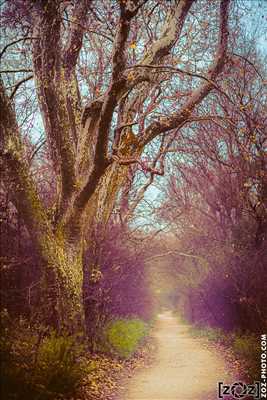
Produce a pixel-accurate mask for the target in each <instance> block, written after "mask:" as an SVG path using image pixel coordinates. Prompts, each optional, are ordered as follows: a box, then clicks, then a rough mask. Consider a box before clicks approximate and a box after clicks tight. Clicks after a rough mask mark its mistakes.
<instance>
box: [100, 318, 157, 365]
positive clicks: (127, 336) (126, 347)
mask: <svg viewBox="0 0 267 400" xmlns="http://www.w3.org/2000/svg"><path fill="white" fill-rule="evenodd" d="M148 331H149V325H148V324H146V323H145V322H143V321H142V320H140V319H117V320H116V321H112V322H110V323H109V324H108V325H107V326H106V328H105V332H104V336H105V341H106V346H107V348H109V350H111V352H112V353H115V354H117V355H118V356H120V357H122V358H129V357H130V356H132V355H133V354H134V353H135V352H136V350H137V349H138V347H139V345H140V343H141V342H142V340H143V339H144V338H145V336H146V335H147V334H148Z"/></svg>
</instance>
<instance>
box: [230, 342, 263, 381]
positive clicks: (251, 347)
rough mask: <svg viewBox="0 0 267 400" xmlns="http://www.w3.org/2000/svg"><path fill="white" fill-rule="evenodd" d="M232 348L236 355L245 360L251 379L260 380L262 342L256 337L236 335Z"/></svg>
mask: <svg viewBox="0 0 267 400" xmlns="http://www.w3.org/2000/svg"><path fill="white" fill-rule="evenodd" d="M232 348H233V350H234V352H235V354H236V355H237V356H238V357H240V358H241V359H242V360H244V362H245V364H246V369H247V373H248V376H249V378H250V379H251V380H252V381H254V380H255V381H256V380H259V379H260V377H259V373H260V356H261V349H260V340H259V338H258V337H256V336H254V335H249V334H248V335H234V336H233V343H232Z"/></svg>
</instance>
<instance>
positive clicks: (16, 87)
mask: <svg viewBox="0 0 267 400" xmlns="http://www.w3.org/2000/svg"><path fill="white" fill-rule="evenodd" d="M32 78H33V75H28V76H26V78H23V79H21V80H20V81H18V82H17V83H16V84H15V85H14V89H13V90H12V93H11V95H10V99H13V97H14V96H15V94H16V93H17V90H18V88H19V87H20V86H21V85H22V84H23V83H24V82H27V81H29V80H30V79H32Z"/></svg>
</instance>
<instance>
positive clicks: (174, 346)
mask: <svg viewBox="0 0 267 400" xmlns="http://www.w3.org/2000/svg"><path fill="white" fill-rule="evenodd" d="M154 335H155V337H156V340H157V345H158V347H157V348H158V350H157V354H156V357H155V361H154V363H153V365H152V366H151V367H149V368H147V369H145V370H142V371H139V372H138V373H137V374H136V375H135V376H134V377H133V378H131V379H130V380H129V382H128V384H126V387H127V390H126V392H125V394H124V395H123V397H122V399H123V400H215V399H217V382H219V381H224V382H227V383H232V382H234V378H233V377H231V375H230V374H229V373H227V367H226V365H225V363H224V361H223V359H222V356H221V355H219V354H216V351H214V350H209V349H207V348H206V347H204V346H203V344H202V343H201V341H200V340H198V339H195V338H192V337H191V336H190V334H189V332H188V326H186V325H181V324H179V323H178V321H177V318H176V317H174V316H173V315H172V314H171V312H165V313H163V314H160V315H159V318H158V321H157V324H156V327H155V331H154Z"/></svg>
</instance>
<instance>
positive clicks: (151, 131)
mask: <svg viewBox="0 0 267 400" xmlns="http://www.w3.org/2000/svg"><path fill="white" fill-rule="evenodd" d="M229 3H230V0H221V5H220V35H219V41H218V49H217V54H216V56H215V60H214V63H213V65H212V66H211V68H210V70H209V72H208V74H207V80H208V81H207V82H205V83H203V84H202V85H200V87H199V88H197V89H196V90H195V91H194V92H193V93H192V95H191V96H190V98H189V99H188V100H187V102H186V103H185V105H184V106H183V107H182V109H181V110H180V111H179V113H175V114H173V115H171V116H169V117H164V118H161V120H160V121H155V122H152V123H151V124H150V125H149V126H148V127H147V129H146V131H145V133H144V136H143V138H140V144H141V145H143V146H144V145H146V144H147V143H149V142H150V141H151V140H153V139H154V138H155V137H156V136H158V135H159V134H160V133H163V132H167V131H169V130H171V129H175V128H178V127H180V126H182V124H183V123H184V122H185V121H186V120H187V119H188V118H189V117H190V115H191V113H192V111H193V110H194V108H195V107H196V106H197V105H198V104H199V103H200V102H201V101H202V100H203V99H204V98H205V97H206V96H207V95H208V93H209V92H210V91H211V90H212V88H213V83H212V82H211V81H214V79H215V78H216V76H217V75H218V74H219V73H220V72H221V70H222V68H223V65H224V62H225V59H226V50H227V42H228V8H229Z"/></svg>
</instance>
